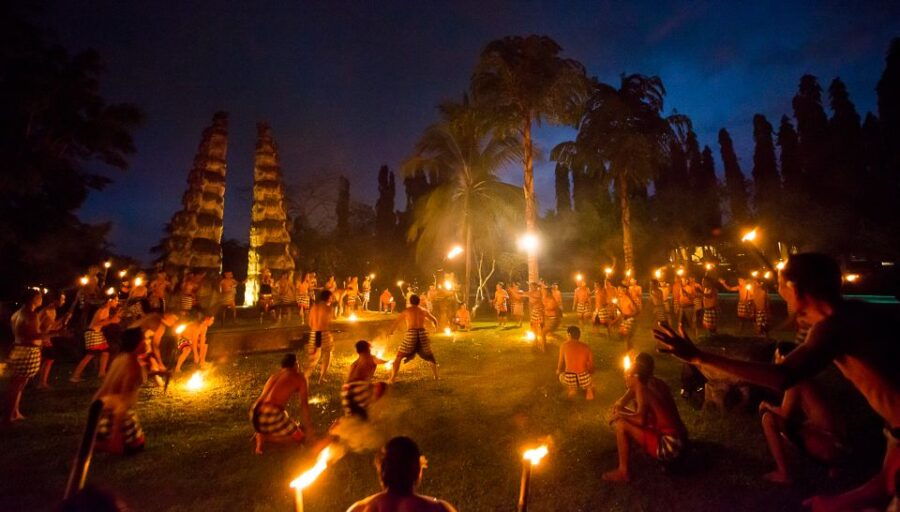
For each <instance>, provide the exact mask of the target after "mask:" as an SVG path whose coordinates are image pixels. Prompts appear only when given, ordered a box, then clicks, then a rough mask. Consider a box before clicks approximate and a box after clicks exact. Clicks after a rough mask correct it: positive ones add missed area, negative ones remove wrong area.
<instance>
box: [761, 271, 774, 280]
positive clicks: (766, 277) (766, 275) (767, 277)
mask: <svg viewBox="0 0 900 512" xmlns="http://www.w3.org/2000/svg"><path fill="white" fill-rule="evenodd" d="M763 279H772V271H771V270H766V273H765V274H763Z"/></svg>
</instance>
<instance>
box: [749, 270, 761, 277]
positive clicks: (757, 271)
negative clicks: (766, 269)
mask: <svg viewBox="0 0 900 512" xmlns="http://www.w3.org/2000/svg"><path fill="white" fill-rule="evenodd" d="M750 275H751V276H753V277H757V276H759V270H754V271H753V272H750Z"/></svg>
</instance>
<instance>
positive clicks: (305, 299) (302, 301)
mask: <svg viewBox="0 0 900 512" xmlns="http://www.w3.org/2000/svg"><path fill="white" fill-rule="evenodd" d="M297 304H299V305H300V307H301V308H303V309H309V295H306V294H303V295H300V296H299V297H297Z"/></svg>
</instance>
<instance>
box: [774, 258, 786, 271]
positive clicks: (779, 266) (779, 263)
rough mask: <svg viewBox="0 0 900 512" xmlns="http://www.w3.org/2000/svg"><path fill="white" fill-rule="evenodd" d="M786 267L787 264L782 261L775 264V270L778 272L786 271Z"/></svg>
mask: <svg viewBox="0 0 900 512" xmlns="http://www.w3.org/2000/svg"><path fill="white" fill-rule="evenodd" d="M784 266H785V262H784V261H783V260H782V261H779V262H778V263H776V264H775V269H776V270H784Z"/></svg>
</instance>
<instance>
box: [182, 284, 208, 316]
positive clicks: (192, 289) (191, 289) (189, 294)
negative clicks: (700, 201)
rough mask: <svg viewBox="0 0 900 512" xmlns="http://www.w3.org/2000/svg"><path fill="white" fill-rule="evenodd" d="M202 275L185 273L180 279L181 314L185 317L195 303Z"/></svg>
mask: <svg viewBox="0 0 900 512" xmlns="http://www.w3.org/2000/svg"><path fill="white" fill-rule="evenodd" d="M202 279H203V276H202V275H198V274H194V273H187V274H185V276H184V279H182V280H181V287H180V289H179V290H180V292H181V315H182V316H184V317H187V316H189V315H190V314H191V311H193V309H194V306H195V305H196V304H197V289H198V288H199V287H200V281H201V280H202Z"/></svg>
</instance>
